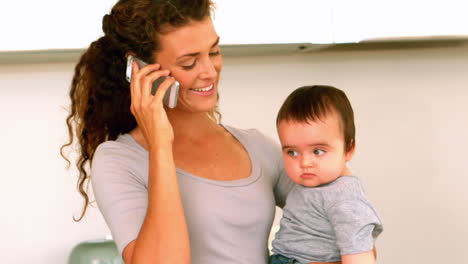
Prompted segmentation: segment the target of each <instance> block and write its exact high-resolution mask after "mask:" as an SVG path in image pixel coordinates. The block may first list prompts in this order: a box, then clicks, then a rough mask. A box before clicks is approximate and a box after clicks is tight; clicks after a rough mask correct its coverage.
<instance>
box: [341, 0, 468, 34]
mask: <svg viewBox="0 0 468 264" xmlns="http://www.w3.org/2000/svg"><path fill="white" fill-rule="evenodd" d="M467 7H468V2H467V1H466V0H353V1H349V0H334V1H333V17H334V18H333V20H334V32H335V38H334V41H335V42H337V43H341V42H358V41H361V40H366V39H376V38H377V39H380V38H405V37H418V36H419V37H420V36H425V37H430V36H442V37H443V36H449V35H468V16H467V15H466V10H467Z"/></svg>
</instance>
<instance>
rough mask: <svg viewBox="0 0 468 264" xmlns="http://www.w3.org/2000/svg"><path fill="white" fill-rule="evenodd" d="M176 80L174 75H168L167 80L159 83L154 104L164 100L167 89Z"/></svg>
mask: <svg viewBox="0 0 468 264" xmlns="http://www.w3.org/2000/svg"><path fill="white" fill-rule="evenodd" d="M174 82H175V79H174V77H172V76H168V78H166V80H164V81H163V82H162V83H161V85H159V87H158V90H156V93H155V94H154V97H153V101H152V104H153V105H154V104H155V103H158V102H162V100H163V98H164V95H165V94H166V91H167V90H168V89H169V87H171V85H172V84H173V83H174Z"/></svg>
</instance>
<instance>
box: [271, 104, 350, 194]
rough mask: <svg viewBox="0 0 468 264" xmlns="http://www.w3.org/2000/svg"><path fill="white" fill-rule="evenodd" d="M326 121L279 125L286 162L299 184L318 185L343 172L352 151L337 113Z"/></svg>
mask: <svg viewBox="0 0 468 264" xmlns="http://www.w3.org/2000/svg"><path fill="white" fill-rule="evenodd" d="M322 119H323V120H316V121H314V122H312V121H309V123H302V122H297V121H289V120H284V121H281V122H280V123H279V124H278V134H279V138H280V141H281V146H282V152H283V159H284V165H285V168H286V172H287V173H288V176H289V177H290V178H291V180H293V181H294V182H295V183H297V184H301V185H303V186H306V187H316V186H319V185H322V184H326V183H329V182H332V181H334V180H335V179H336V178H338V177H339V176H341V175H343V173H344V171H345V169H346V162H347V161H349V160H351V158H352V156H353V151H349V152H345V151H344V149H345V147H344V136H343V131H342V129H341V128H340V124H339V119H338V116H337V114H336V113H330V114H327V116H326V117H325V118H322Z"/></svg>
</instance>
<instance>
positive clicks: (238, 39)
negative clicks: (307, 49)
mask: <svg viewBox="0 0 468 264" xmlns="http://www.w3.org/2000/svg"><path fill="white" fill-rule="evenodd" d="M216 5H217V8H216V13H215V14H216V15H215V19H214V23H215V27H216V29H217V31H218V34H219V35H220V37H221V40H220V42H221V44H280V43H281V44H282V43H332V42H333V28H332V25H333V21H332V16H331V15H332V1H330V0H287V1H286V0H217V1H216Z"/></svg>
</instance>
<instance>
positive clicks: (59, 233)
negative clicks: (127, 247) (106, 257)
mask: <svg viewBox="0 0 468 264" xmlns="http://www.w3.org/2000/svg"><path fill="white" fill-rule="evenodd" d="M114 2H115V0H114V1H110V0H101V1H91V0H86V1H85V0H83V1H79V2H73V3H72V2H65V1H54V0H48V1H40V3H39V2H37V1H22V2H21V3H20V2H13V1H8V3H5V4H6V5H2V6H3V7H2V16H0V32H2V41H0V122H1V129H0V136H1V138H2V139H3V143H2V145H1V146H2V147H1V148H0V164H1V168H2V172H3V176H2V180H3V184H2V186H3V188H2V191H1V192H0V203H1V207H2V209H3V210H2V212H1V217H0V234H1V235H2V241H1V242H0V257H1V259H2V263H21V264H22V263H32V262H34V263H44V264H46V263H47V264H50V263H57V264H58V263H66V262H67V260H68V257H69V255H70V252H71V250H72V249H73V248H74V247H75V246H76V245H77V244H79V243H81V242H83V241H88V240H95V239H103V238H105V237H107V236H109V234H110V232H109V230H108V228H107V226H106V224H105V222H104V221H103V219H102V217H101V215H100V213H99V210H98V209H97V208H95V207H92V208H90V209H89V210H88V213H87V215H86V217H85V218H84V220H83V221H81V222H79V223H76V222H74V221H73V216H78V214H79V213H80V210H81V207H82V200H81V197H80V196H79V194H78V192H77V191H76V179H77V175H78V173H77V171H76V169H75V168H74V167H72V169H71V170H67V164H66V162H65V161H64V160H63V159H62V158H61V157H60V155H59V149H60V146H61V145H63V144H64V143H65V142H66V141H67V131H66V126H65V117H66V115H67V108H68V106H69V99H68V97H67V96H68V90H69V87H70V82H71V77H72V75H73V70H74V65H75V64H76V62H77V60H78V58H79V56H80V54H81V53H82V52H83V51H84V49H85V48H86V47H87V45H89V43H90V42H92V41H93V40H94V39H96V38H98V37H99V36H100V35H102V32H101V25H100V23H101V19H102V16H103V15H104V14H105V13H108V12H109V10H110V7H111V6H112V5H113V4H114ZM215 2H216V3H217V5H218V8H217V11H216V13H215V20H214V23H215V26H216V28H217V31H218V34H219V35H220V37H221V44H222V46H221V49H222V52H223V55H224V69H223V74H222V79H221V85H220V87H221V88H220V109H221V113H222V114H223V118H222V123H224V124H228V125H232V126H237V127H240V128H257V129H259V130H260V131H262V132H264V133H265V134H267V135H269V136H270V137H272V138H274V139H275V140H277V136H276V130H275V117H276V113H277V110H278V108H279V106H280V105H281V103H282V101H283V100H284V99H285V97H286V96H287V95H288V94H289V93H290V92H291V91H292V90H294V89H295V88H297V87H299V86H303V85H312V84H327V85H333V86H336V87H338V88H341V89H342V90H344V91H345V92H346V93H347V95H348V97H349V99H350V100H351V103H352V105H353V107H354V110H355V116H356V126H357V152H356V155H355V157H354V159H353V161H352V162H351V163H350V167H351V169H352V171H353V172H354V173H355V174H356V175H358V176H359V177H360V178H361V179H362V180H363V182H364V186H365V188H366V191H367V193H368V195H369V197H370V199H371V201H372V202H373V203H374V204H375V206H376V207H377V208H378V209H379V211H380V213H381V215H382V217H383V221H384V228H385V230H384V232H383V234H382V235H381V236H380V237H379V239H378V242H377V249H378V255H379V261H378V263H382V264H394V263H402V264H403V263H411V264H413V263H425V264H436V263H437V264H439V263H456V264H464V263H466V257H465V256H464V253H465V252H466V250H468V227H467V226H466V223H467V222H468V196H467V195H466V193H465V192H464V191H465V189H466V188H467V187H468V173H467V172H466V166H467V164H468V153H467V152H468V151H467V150H468V103H467V102H468V74H467V73H468V16H466V14H465V12H463V11H464V10H466V7H467V5H468V4H467V3H466V1H456V0H444V1H442V0H440V1H435V0H434V1H420V0H411V1H401V0H400V1H395V0H380V1H377V0H374V1H371V0H367V1H363V0H356V1H352V0H347V1H344V0H334V1H333V0H318V1H315V0H290V1H279V0H277V1H274V0H270V1H260V0H250V1H247V0H236V1H228V0H218V1H215ZM71 155H72V158H73V153H71ZM280 217H281V212H280V210H278V214H277V219H276V220H275V224H277V223H278V222H279V221H278V220H279V218H280ZM272 233H274V232H272Z"/></svg>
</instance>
